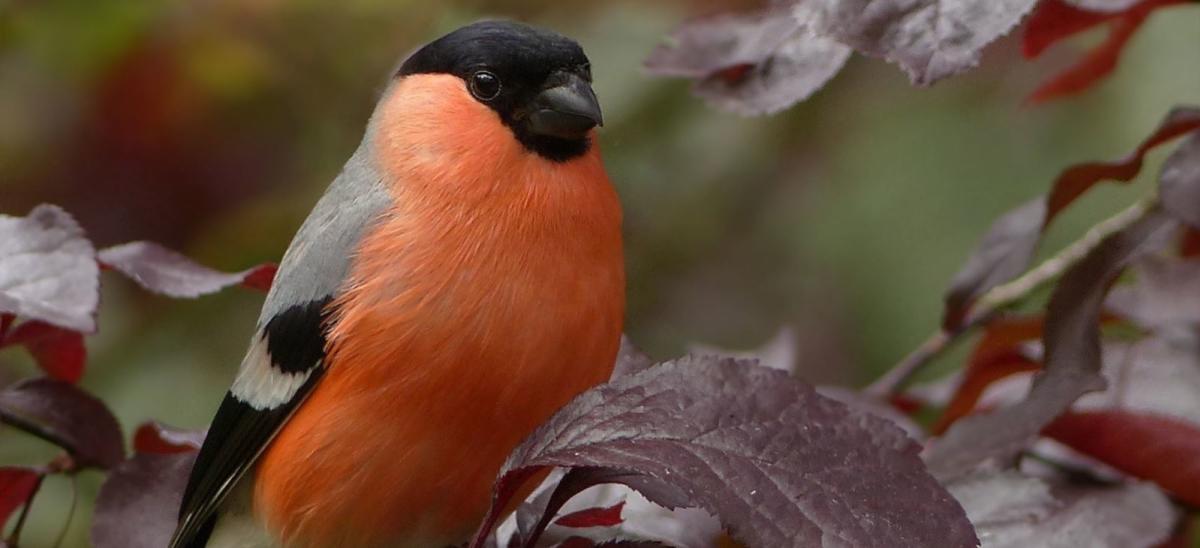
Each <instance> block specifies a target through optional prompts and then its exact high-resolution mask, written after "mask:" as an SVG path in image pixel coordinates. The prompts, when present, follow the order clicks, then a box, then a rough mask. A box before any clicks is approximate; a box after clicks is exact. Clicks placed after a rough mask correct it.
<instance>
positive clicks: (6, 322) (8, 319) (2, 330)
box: [0, 314, 17, 341]
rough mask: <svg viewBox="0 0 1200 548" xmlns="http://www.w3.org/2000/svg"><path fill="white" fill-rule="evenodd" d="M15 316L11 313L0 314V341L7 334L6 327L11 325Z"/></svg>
mask: <svg viewBox="0 0 1200 548" xmlns="http://www.w3.org/2000/svg"><path fill="white" fill-rule="evenodd" d="M16 319H17V317H16V316H14V315H12V314H0V341H2V340H4V336H5V335H7V334H8V329H9V328H10V327H12V324H13V322H14V321H16Z"/></svg>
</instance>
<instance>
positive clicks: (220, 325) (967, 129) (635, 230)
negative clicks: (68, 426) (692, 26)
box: [0, 0, 1200, 547]
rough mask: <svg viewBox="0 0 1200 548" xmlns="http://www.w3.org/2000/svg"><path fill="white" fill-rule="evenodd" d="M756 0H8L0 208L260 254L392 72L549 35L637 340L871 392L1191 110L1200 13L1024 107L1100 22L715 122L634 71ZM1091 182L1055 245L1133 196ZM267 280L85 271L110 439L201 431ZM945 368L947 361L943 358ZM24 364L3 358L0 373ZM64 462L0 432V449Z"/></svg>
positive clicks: (76, 537)
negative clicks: (435, 49) (619, 227)
mask: <svg viewBox="0 0 1200 548" xmlns="http://www.w3.org/2000/svg"><path fill="white" fill-rule="evenodd" d="M752 6H753V2H747V1H741V2H738V1H721V0H696V1H684V0H676V1H659V2H647V1H644V0H628V1H613V2H595V1H585V0H573V1H563V0H558V1H549V0H526V1H519V0H503V1H494V2H484V1H446V2H418V1H410V0H342V1H340V2H317V1H291V2H289V1H284V0H191V1H173V2H168V1H164V0H129V1H122V0H106V1H98V0H73V1H32V0H31V1H21V0H0V213H3V214H10V215H24V214H25V213H26V212H27V211H28V210H29V209H30V208H31V207H33V206H34V205H36V204H38V203H41V202H52V203H56V204H59V205H61V206H63V207H65V208H66V209H67V210H68V211H70V212H71V213H73V214H74V215H76V216H77V218H78V219H79V220H80V222H81V223H82V224H83V226H84V227H85V228H86V229H87V230H88V232H89V234H90V235H91V237H92V238H93V239H94V240H95V241H96V242H97V244H98V245H100V246H104V245H110V244H115V243H120V242H125V241H129V240H140V239H150V240H155V241H158V242H161V243H164V244H167V245H168V246H171V247H173V248H176V249H179V250H181V251H183V252H185V253H186V254H188V255H190V256H192V257H194V258H196V259H197V260H199V261H201V262H204V263H206V264H208V265H211V266H214V267H217V268H222V269H226V270H240V269H242V268H245V267H248V266H250V265H252V264H256V263H258V262H262V261H274V260H278V258H279V257H280V255H281V254H282V252H283V250H284V248H285V247H286V245H287V243H288V241H289V239H290V237H291V235H292V233H293V232H294V230H295V229H296V228H297V226H298V225H299V223H300V222H301V220H302V219H303V218H304V216H305V215H306V214H307V212H308V210H309V208H310V207H311V206H312V204H313V203H314V202H315V200H316V198H317V197H318V196H319V195H320V194H321V193H322V191H323V189H324V187H325V185H326V184H328V182H329V181H330V180H332V178H333V177H334V176H335V175H336V174H337V172H338V170H339V169H340V167H341V165H342V163H343V162H344V160H345V159H346V158H347V157H348V156H349V154H350V153H351V151H353V150H354V148H355V147H356V145H357V143H358V140H359V139H360V137H361V132H362V129H363V126H364V123H365V122H366V119H367V117H368V115H369V114H370V112H371V109H372V107H373V105H374V103H375V100H376V98H377V96H378V94H379V92H380V91H381V90H382V88H383V85H384V84H385V82H386V78H387V76H388V75H389V74H390V73H391V71H392V69H393V68H394V67H395V66H396V65H397V63H398V61H399V59H400V58H401V57H402V56H403V55H405V54H406V53H407V52H408V51H411V50H412V49H413V48H414V47H416V46H418V45H419V44H421V43H422V42H424V41H426V40H428V39H431V38H434V37H436V36H438V35H440V34H442V33H444V32H447V31H449V30H452V29H454V28H456V27H457V26H459V25H461V24H464V23H467V22H471V21H473V20H476V19H479V18H482V17H488V16H504V17H511V18H517V19H521V20H526V21H530V22H534V23H537V24H541V25H545V26H549V27H552V28H555V29H557V30H559V31H561V32H563V33H566V34H568V35H570V36H573V37H576V38H577V39H578V40H579V41H580V42H581V43H582V44H583V45H584V47H585V49H586V50H587V52H588V53H589V55H590V57H591V59H592V65H593V68H594V73H595V75H596V89H597V93H598V94H599V96H600V99H601V101H602V103H603V106H604V111H605V119H606V121H607V122H608V125H607V126H605V128H604V129H603V132H602V134H601V143H602V147H603V151H604V154H605V157H606V160H607V164H608V167H609V172H610V174H611V175H612V178H613V179H614V181H615V182H616V184H617V185H618V187H619V191H620V193H621V196H622V200H623V202H624V205H625V211H626V219H627V222H626V238H627V247H628V261H627V262H628V269H629V281H630V283H629V299H630V301H629V304H630V306H629V315H628V322H627V325H628V331H629V332H630V334H631V335H632V336H633V338H634V340H635V341H636V342H637V343H638V344H639V345H640V346H642V347H643V348H644V349H646V350H647V351H648V352H649V353H651V354H653V355H655V356H658V357H669V356H672V355H676V354H679V353H681V352H683V351H684V350H685V349H686V348H687V346H688V345H689V344H690V343H694V342H706V343H709V344H713V345H717V346H720V347H725V348H751V347H755V346H758V345H760V344H762V343H763V342H764V341H767V340H768V339H770V338H771V337H772V336H773V335H774V334H775V333H777V330H778V329H779V328H780V327H781V326H792V329H793V332H794V333H795V335H796V338H795V340H796V344H797V347H798V355H799V360H800V366H799V371H800V374H801V375H802V376H804V377H805V378H807V379H809V380H810V381H812V382H819V383H840V384H848V385H861V384H864V383H865V382H868V381H869V380H870V379H872V378H873V377H875V376H877V375H878V374H879V373H880V372H882V371H883V370H886V369H887V368H888V367H889V366H890V365H891V364H892V363H894V362H895V361H897V360H898V359H900V358H901V357H902V356H903V355H904V354H905V353H906V352H907V351H908V350H910V349H911V348H912V347H914V346H915V345H917V344H918V343H919V342H920V341H921V340H922V339H923V338H924V337H925V336H926V335H927V334H928V333H929V332H930V331H931V330H933V329H934V327H935V326H936V325H937V322H938V316H939V313H940V294H941V291H942V289H943V287H944V286H945V284H946V282H947V281H948V280H949V279H950V277H951V276H952V275H953V273H954V272H955V270H956V269H957V267H958V265H959V264H960V262H961V261H962V259H963V257H965V254H966V253H967V252H968V250H969V249H970V248H971V246H972V245H973V244H974V242H975V241H976V240H977V239H978V238H979V237H980V235H981V234H982V232H983V231H984V230H985V228H986V227H987V225H988V224H989V223H990V222H991V220H992V219H993V218H994V217H995V216H996V215H997V214H999V213H1001V212H1003V211H1005V210H1006V209H1008V208H1010V207H1012V206H1014V205H1016V204H1018V203H1020V202H1022V201H1024V200H1025V199H1028V198H1030V197H1032V196H1034V195H1035V194H1036V193H1038V192H1041V191H1043V190H1044V189H1045V188H1046V187H1047V185H1048V184H1049V182H1050V180H1051V179H1052V178H1053V177H1054V175H1055V174H1056V173H1057V171H1058V170H1059V169H1061V168H1062V167H1064V166H1066V165H1068V164H1070V163H1072V162H1076V161H1081V160H1089V159H1105V158H1110V157H1117V156H1120V155H1122V154H1124V153H1125V152H1127V151H1128V150H1130V149H1132V147H1133V146H1134V145H1135V143H1136V142H1137V141H1138V140H1139V139H1140V138H1141V137H1142V136H1143V135H1144V134H1145V133H1146V132H1147V131H1148V130H1149V129H1150V128H1152V127H1153V126H1154V124H1155V123H1156V122H1157V121H1158V119H1159V118H1160V117H1161V116H1162V115H1163V114H1164V113H1165V112H1166V111H1167V109H1168V108H1169V107H1170V106H1171V105H1173V104H1177V103H1184V102H1190V103H1200V68H1198V67H1197V65H1196V55H1195V54H1196V52H1197V51H1200V32H1197V29H1200V9H1195V8H1191V7H1188V8H1178V9H1170V10H1163V11H1160V12H1157V13H1156V14H1155V15H1154V16H1153V17H1152V18H1151V19H1150V20H1149V22H1148V24H1147V25H1146V26H1145V27H1144V28H1143V29H1142V30H1141V31H1140V33H1139V34H1138V35H1137V36H1136V37H1135V38H1134V40H1133V42H1132V44H1131V45H1130V47H1129V48H1128V49H1127V50H1126V52H1125V55H1124V56H1123V58H1122V61H1121V65H1120V67H1119V68H1118V70H1117V72H1116V74H1115V75H1114V76H1113V77H1112V78H1110V79H1109V80H1107V81H1106V82H1104V83H1103V84H1102V85H1100V86H1099V87H1098V88H1096V89H1094V90H1092V91H1090V92H1088V93H1087V94H1085V95H1083V96H1081V97H1078V98H1075V99H1070V100H1066V101H1061V102H1057V103H1052V104H1049V105H1044V106H1039V107H1025V106H1022V98H1023V96H1024V95H1025V94H1026V93H1028V92H1029V91H1031V90H1032V89H1034V87H1036V84H1037V83H1038V82H1039V81H1040V80H1042V79H1043V78H1044V77H1046V76H1048V75H1050V74H1052V73H1054V71H1056V70H1058V69H1061V68H1063V67H1064V66H1066V65H1068V64H1069V63H1070V62H1071V61H1073V60H1074V59H1075V58H1076V57H1077V56H1078V55H1079V54H1080V53H1081V52H1082V51H1083V50H1084V49H1085V48H1086V47H1087V46H1089V45H1092V44H1094V43H1096V42H1097V41H1098V40H1099V39H1100V37H1101V34H1100V33H1090V34H1087V35H1084V36H1082V37H1080V38H1079V39H1075V40H1072V41H1070V42H1069V43H1068V44H1066V45H1064V46H1059V47H1057V48H1056V49H1054V50H1052V51H1051V52H1050V53H1049V54H1048V55H1047V56H1046V57H1045V58H1043V59H1040V60H1038V61H1037V62H1036V63H1028V62H1025V61H1024V60H1022V59H1021V58H1020V56H1019V53H1018V49H1019V48H1018V44H1017V41H1016V40H1015V39H1012V38H1009V39H1005V40H1002V41H1000V42H999V43H997V44H995V45H993V46H992V47H990V48H989V49H988V50H987V53H986V55H985V56H984V59H983V63H982V66H981V68H979V69H977V70H974V71H972V72H970V73H968V74H967V75H964V76H960V77H956V78H952V79H950V80H948V81H945V82H943V83H941V84H938V85H937V86H935V87H933V88H927V89H918V88H913V87H911V86H910V85H909V84H908V82H907V80H906V78H905V77H904V76H903V75H902V74H901V72H900V71H899V70H898V69H896V68H895V67H892V66H889V65H887V64H885V63H883V62H882V61H879V60H873V59H865V58H861V57H855V58H853V59H852V60H851V61H850V63H849V64H848V66H847V68H846V70H844V71H843V72H842V74H840V75H839V76H838V77H837V78H836V79H835V80H834V81H833V82H832V83H831V84H830V85H829V86H828V87H827V88H825V89H824V90H822V91H820V92H818V93H817V95H816V96H815V97H813V98H812V99H811V100H809V101H808V102H805V103H803V104H801V105H799V106H797V107H796V108H793V109H791V110H790V111H787V112H785V113H783V114H781V115H778V116H775V117H771V118H758V119H743V118H738V117H736V116H733V115H728V114H723V113H719V112H716V111H713V110H711V109H709V108H707V107H706V106H705V105H703V104H702V103H701V102H700V101H698V100H696V99H693V98H692V97H690V96H689V95H688V93H687V83H686V82H680V81H672V80H663V79H655V78H650V77H648V76H646V75H645V74H644V73H643V72H642V70H641V61H642V59H644V58H645V56H646V55H647V54H648V53H649V52H650V50H651V49H652V48H653V46H654V45H655V44H656V43H657V42H658V41H659V40H660V39H661V38H662V36H663V35H664V34H665V33H666V32H668V31H669V30H670V28H671V27H672V25H674V24H676V23H678V22H679V21H681V20H682V19H684V18H685V17H688V16H693V15H698V14H703V13H711V12H715V11H721V10H727V9H739V8H746V7H752ZM1163 154H1164V151H1158V152H1156V153H1154V154H1152V155H1151V158H1150V159H1151V161H1150V163H1149V164H1148V169H1147V170H1145V171H1144V175H1143V177H1142V182H1141V183H1140V184H1138V185H1134V186H1132V187H1128V188H1104V189H1100V190H1099V191H1098V192H1095V193H1094V194H1092V195H1089V196H1088V197H1087V198H1086V199H1085V200H1084V201H1083V202H1082V203H1081V204H1080V206H1079V207H1076V208H1074V209H1073V210H1072V211H1071V212H1069V213H1068V215H1067V216H1066V217H1065V218H1063V219H1062V221H1060V222H1059V223H1058V224H1057V225H1056V226H1055V227H1054V230H1053V233H1052V237H1051V239H1050V241H1049V245H1048V246H1047V247H1048V248H1050V249H1053V248H1054V247H1055V246H1056V245H1060V244H1062V243H1064V242H1066V241H1068V240H1069V239H1072V238H1073V237H1074V236H1076V235H1077V234H1079V233H1080V232H1081V231H1082V230H1083V229H1084V228H1086V227H1087V226H1089V225H1090V224H1091V223H1093V222H1095V221H1096V220H1097V219H1099V218H1101V217H1103V216H1104V215H1105V214H1106V213H1108V212H1112V211H1115V210H1117V209H1119V208H1120V207H1121V205H1122V204H1124V203H1126V202H1129V201H1131V200H1132V199H1133V198H1134V196H1136V195H1138V194H1139V193H1142V192H1145V191H1146V189H1147V188H1148V185H1147V184H1146V182H1147V181H1148V180H1149V179H1150V177H1151V176H1152V174H1153V173H1154V172H1155V171H1156V170H1157V165H1158V164H1159V163H1160V162H1161V160H1162V156H1163ZM261 300H262V295H261V294H258V293H254V292H252V291H249V290H243V289H233V290H229V291H226V292H224V293H221V294H219V295H216V296H212V297H205V298H202V299H198V300H194V301H187V300H183V301H177V300H170V299H166V298H162V297H155V296H152V295H149V294H147V293H145V292H143V291H141V290H139V289H138V288H136V287H135V286H133V285H132V284H131V283H130V282H128V281H126V280H124V279H122V278H120V277H118V276H114V275H109V274H106V275H105V278H104V286H103V294H102V307H101V315H100V320H99V322H100V329H101V331H100V333H99V334H97V335H95V336H93V337H91V338H90V339H89V340H88V350H89V353H90V358H91V361H90V366H89V370H88V372H87V374H86V376H85V378H84V381H83V385H84V386H85V387H86V388H88V389H90V390H92V391H94V392H95V393H97V394H98V395H100V396H101V397H103V398H104V399H105V400H106V401H107V402H108V403H109V404H110V405H111V406H112V408H113V410H114V411H115V413H116V415H117V416H118V417H119V418H120V419H121V421H122V423H123V425H124V426H125V428H126V429H127V431H130V430H132V428H133V427H135V426H136V425H137V424H139V423H140V422H142V421H144V420H147V419H151V418H153V419H159V420H162V421H165V422H167V423H170V424H173V425H177V426H183V427H202V426H204V425H205V424H206V423H207V421H208V420H209V418H210V417H211V414H212V413H213V412H214V411H215V409H216V406H217V404H218V402H219V400H220V396H221V394H222V393H223V392H224V390H225V389H226V388H227V386H228V383H229V382H230V380H231V378H232V375H233V373H234V371H235V370H236V367H237V364H238V362H239V360H240V358H241V353H242V352H243V350H244V347H245V343H246V342H247V340H248V337H249V335H250V333H251V331H252V328H253V323H254V320H255V317H256V316H257V313H258V307H259V305H260V303H261ZM954 359H955V357H954V356H953V355H952V356H951V357H950V358H948V360H949V361H951V362H952V361H953V360H954ZM32 371H33V369H32V367H31V365H30V364H29V363H28V361H27V359H26V358H25V357H24V356H23V355H21V351H20V350H19V349H17V350H8V351H4V352H2V353H0V382H4V380H5V379H9V380H11V379H12V378H15V377H18V376H20V375H23V374H28V373H31V372H32ZM53 454H54V450H53V449H52V448H50V447H48V446H45V445H43V444H40V443H37V442H30V441H28V440H26V439H24V438H23V437H21V436H19V435H18V434H15V433H13V432H11V431H4V430H0V464H15V463H40V462H45V461H46V460H47V459H48V458H49V456H52V455H53ZM100 479H101V478H100V476H99V475H98V474H94V473H84V474H82V475H81V476H80V477H79V478H78V489H79V498H78V500H79V503H78V505H77V506H78V507H77V508H76V510H75V512H74V517H73V519H72V520H71V521H70V524H69V525H68V526H67V527H66V529H65V531H64V522H65V521H66V516H67V515H68V513H70V507H71V500H72V496H71V490H72V487H71V482H70V481H69V480H66V479H63V478H61V477H55V478H51V479H50V480H48V481H47V483H46V485H45V487H44V491H43V493H42V494H41V495H40V496H39V497H38V499H37V502H36V503H35V507H34V508H33V512H32V514H31V516H32V517H31V522H30V524H29V525H28V527H27V530H26V533H25V535H24V539H23V540H24V541H25V542H24V543H23V545H25V546H29V547H39V546H50V545H53V544H54V542H55V539H56V538H58V537H59V536H60V534H61V535H63V536H62V539H63V541H62V545H63V546H85V545H86V543H87V540H86V539H87V526H88V524H89V522H90V511H91V510H90V502H89V501H90V500H91V499H93V498H94V497H95V493H96V489H97V488H98V485H99V482H100Z"/></svg>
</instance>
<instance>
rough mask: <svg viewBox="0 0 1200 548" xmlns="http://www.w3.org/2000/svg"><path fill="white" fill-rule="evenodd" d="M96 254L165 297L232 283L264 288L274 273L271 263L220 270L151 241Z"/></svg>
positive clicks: (213, 289)
mask: <svg viewBox="0 0 1200 548" xmlns="http://www.w3.org/2000/svg"><path fill="white" fill-rule="evenodd" d="M97 256H98V258H99V260H100V263H101V264H102V265H104V266H105V267H107V268H111V269H113V270H116V271H118V272H120V273H122V274H124V275H126V276H128V277H129V279H131V280H133V281H135V282H137V283H138V285H140V286H142V287H144V288H146V289H148V290H150V291H153V292H155V293H159V294H162V295H166V296H168V297H184V298H191V297H198V296H200V295H206V294H209V293H215V292H217V291H220V290H222V289H225V288H226V287H229V286H233V285H244V286H246V287H251V288H254V289H259V290H266V289H269V288H270V286H271V281H272V279H273V278H274V276H275V265H273V264H263V265H259V266H256V267H254V268H251V269H248V270H243V271H241V272H234V273H228V272H220V271H217V270H213V269H211V268H208V267H207V266H204V265H201V264H199V263H196V262H194V261H192V260H191V259H189V258H187V257H185V256H183V255H182V254H180V253H178V252H176V251H172V250H170V249H167V248H165V247H163V246H161V245H158V244H156V243H153V242H129V243H127V244H121V245H118V246H114V247H110V248H108V249H103V250H101V251H100V252H99V253H98V254H97Z"/></svg>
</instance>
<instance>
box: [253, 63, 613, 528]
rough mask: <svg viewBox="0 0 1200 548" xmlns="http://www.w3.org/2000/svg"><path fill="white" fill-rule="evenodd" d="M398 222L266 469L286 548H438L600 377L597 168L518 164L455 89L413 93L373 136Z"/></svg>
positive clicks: (601, 234) (415, 86)
mask: <svg viewBox="0 0 1200 548" xmlns="http://www.w3.org/2000/svg"><path fill="white" fill-rule="evenodd" d="M369 131H372V132H373V146H374V149H375V150H374V153H375V158H376V161H377V163H378V165H379V167H380V170H381V172H382V173H383V174H384V175H385V178H386V179H387V181H388V183H389V185H390V189H391V191H392V194H393V196H394V198H395V206H394V207H393V209H392V210H391V211H389V212H388V213H387V215H386V216H385V218H384V219H383V220H382V221H381V222H380V223H379V224H378V225H377V226H376V228H375V229H374V230H373V231H372V232H371V233H370V234H368V235H367V236H366V237H365V238H364V241H363V243H362V245H361V246H360V249H359V253H358V255H357V257H356V258H355V261H354V265H353V268H352V271H351V279H350V281H349V284H348V285H347V287H346V290H345V292H344V294H343V295H342V296H341V297H340V298H339V299H337V301H336V302H335V306H336V320H335V322H336V323H335V324H334V327H333V329H332V332H331V333H330V347H329V356H328V359H327V362H326V363H327V365H328V367H329V370H328V372H327V373H326V375H325V377H324V378H323V379H322V381H321V382H320V384H319V385H318V386H317V388H316V389H315V390H314V392H313V394H312V395H311V397H310V398H309V400H308V401H307V402H306V403H305V404H304V405H303V406H302V407H301V408H300V409H299V410H298V411H297V413H296V415H295V416H293V417H292V419H291V420H290V421H289V422H288V424H287V426H286V427H285V428H284V430H283V431H282V432H281V433H280V435H279V437H278V438H277V439H276V440H275V442H274V443H273V444H272V446H271V447H270V448H269V449H268V451H267V453H266V454H265V455H264V457H263V459H262V461H261V462H260V464H259V467H258V470H257V476H256V479H257V481H256V486H255V507H256V512H257V513H258V514H259V516H260V518H262V519H263V520H264V521H265V523H266V524H267V526H268V528H269V529H270V530H272V531H273V532H274V533H275V534H277V535H279V536H280V537H281V538H282V539H284V541H285V542H286V543H288V544H289V545H300V546H379V545H389V546H395V545H401V546H404V545H412V546H431V545H444V544H446V543H449V542H456V541H461V540H464V539H465V538H466V537H467V536H468V535H469V534H470V533H471V532H472V531H473V529H474V527H475V526H476V525H477V523H478V521H479V519H480V518H481V517H482V515H483V513H484V511H485V510H486V509H487V505H488V501H489V495H490V487H491V484H492V481H493V479H494V478H495V475H496V473H497V471H498V470H499V468H500V466H501V464H502V463H503V461H504V459H505V457H506V456H507V455H508V453H509V452H510V451H511V450H512V448H513V447H514V446H515V445H516V444H518V443H519V442H520V441H521V439H523V438H524V437H525V436H526V435H528V434H529V433H530V432H531V431H532V430H533V429H534V428H535V427H536V426H537V425H538V424H540V423H541V422H543V421H544V420H545V419H547V418H548V417H549V416H550V415H551V414H553V412H554V411H555V410H557V409H558V408H559V407H561V406H562V405H563V404H564V403H566V402H567V401H568V400H569V399H570V398H571V397H573V396H575V395H576V394H578V393H579V392H581V391H583V390H584V389H586V388H588V387H589V386H592V385H595V384H597V383H599V382H602V381H604V380H605V379H606V378H607V377H608V375H609V372H610V371H611V367H612V363H613V360H614V357H615V355H616V351H617V346H618V344H619V338H620V332H621V323H622V318H623V315H624V268H623V259H622V251H621V237H620V222H621V220H620V207H619V205H618V202H617V199H616V196H615V195H614V193H613V190H612V188H611V185H610V184H609V181H608V179H607V176H606V175H605V173H604V169H603V166H602V164H601V161H600V158H599V154H598V152H597V151H596V150H595V147H593V150H592V151H591V152H589V153H588V154H587V155H585V156H583V157H581V158H578V159H575V160H572V161H570V162H566V163H553V162H549V161H547V160H545V159H542V158H540V157H538V156H536V155H533V154H531V153H528V152H527V151H525V150H524V149H522V148H521V146H520V145H519V144H518V142H517V141H516V140H515V139H514V138H513V136H512V134H511V132H510V131H509V130H508V129H507V128H506V127H504V126H503V125H502V124H501V123H500V122H499V119H498V118H497V117H496V116H495V114H493V113H492V112H491V111H490V110H488V109H487V108H486V107H484V106H483V105H480V104H479V103H477V102H476V101H474V100H473V99H471V97H470V96H469V94H467V93H466V91H465V89H464V86H463V83H462V81H461V80H459V79H457V78H455V77H452V76H434V75H417V76H411V77H408V78H406V79H404V80H402V81H400V82H399V83H397V84H396V85H394V86H393V89H392V90H390V91H389V94H388V95H387V96H386V97H385V99H384V100H383V101H382V102H381V105H380V107H379V109H378V110H377V111H376V115H375V117H374V119H373V120H372V124H371V129H370V130H369Z"/></svg>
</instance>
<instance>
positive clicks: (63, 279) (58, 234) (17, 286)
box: [0, 204, 100, 333]
mask: <svg viewBox="0 0 1200 548" xmlns="http://www.w3.org/2000/svg"><path fill="white" fill-rule="evenodd" d="M99 302H100V270H99V268H97V267H96V252H95V250H94V249H93V248H92V243H91V242H90V241H88V239H87V238H86V237H85V236H84V234H83V229H82V228H80V227H79V224H78V223H76V222H75V219H73V218H71V216H70V215H68V214H67V212H65V211H63V210H62V209H59V208H58V207H55V206H52V205H45V204H43V205H39V206H37V207H35V208H33V210H32V211H30V212H29V215H28V216H26V217H9V216H7V215H0V312H7V313H12V314H15V315H17V316H20V317H22V318H26V319H31V320H42V321H44V322H48V323H52V324H54V325H57V326H61V327H65V328H67V329H74V330H76V331H84V332H89V333H90V332H92V331H95V330H96V318H95V315H96V305H97V304H98V303H99Z"/></svg>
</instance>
